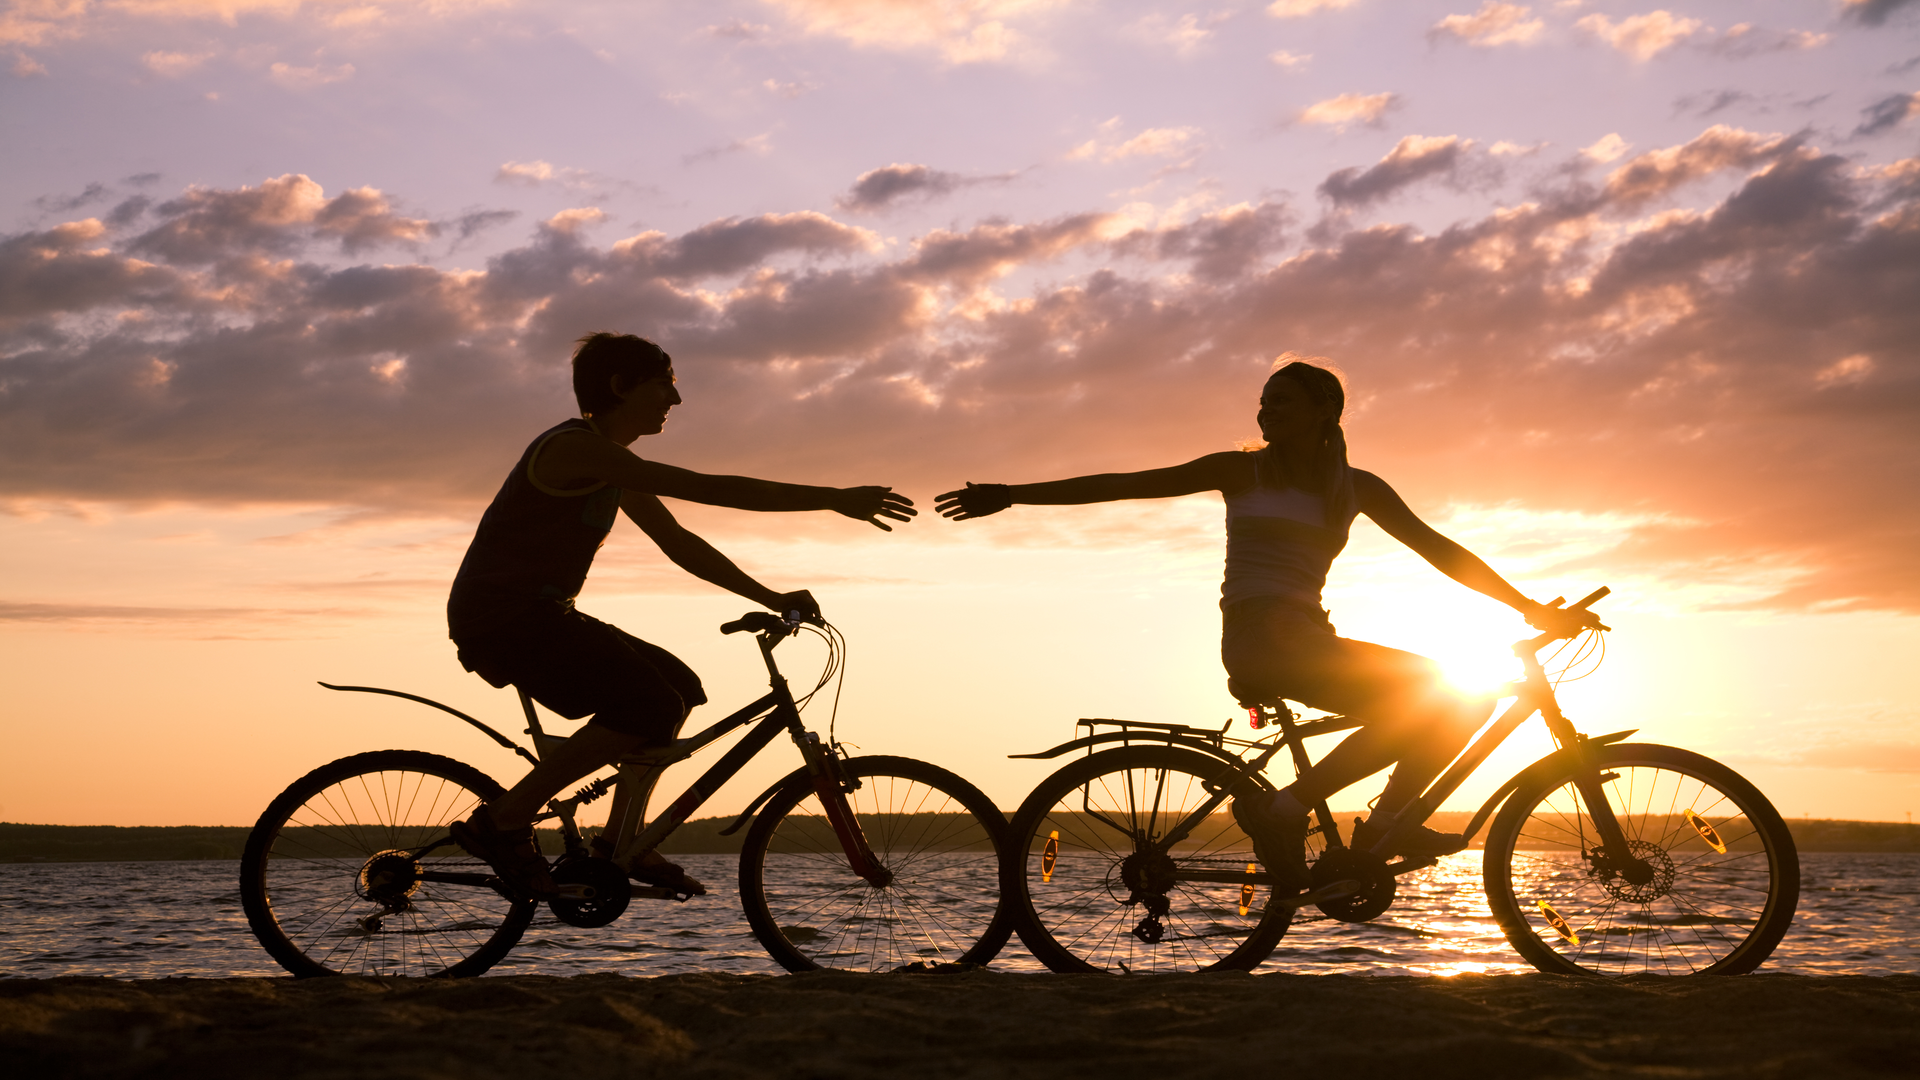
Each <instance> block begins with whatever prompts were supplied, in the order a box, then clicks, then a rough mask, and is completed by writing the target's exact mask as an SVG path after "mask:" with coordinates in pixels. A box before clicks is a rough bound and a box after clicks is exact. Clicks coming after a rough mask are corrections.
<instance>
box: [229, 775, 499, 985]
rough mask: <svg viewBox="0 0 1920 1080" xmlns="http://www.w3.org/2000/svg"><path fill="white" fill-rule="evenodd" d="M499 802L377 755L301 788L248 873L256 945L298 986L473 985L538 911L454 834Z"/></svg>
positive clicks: (258, 844)
mask: <svg viewBox="0 0 1920 1080" xmlns="http://www.w3.org/2000/svg"><path fill="white" fill-rule="evenodd" d="M500 794H501V787H500V785H499V784H497V783H495V782H494V781H493V780H492V779H491V778H489V777H488V776H487V775H486V774H485V773H482V772H480V771H479V770H478V769H475V768H473V767H472V766H469V765H464V764H461V763H460V762H458V761H454V760H452V759H451V758H444V757H440V756H439V755H437V754H426V753H421V752H419V751H414V750H379V751H374V752H372V753H367V754H355V755H354V756H352V757H346V758H341V759H340V760H338V761H335V762H333V763H331V764H328V765H322V766H321V767H320V768H318V769H315V770H314V771H312V772H310V773H308V774H307V775H305V776H303V777H301V778H300V779H298V780H296V781H294V782H293V785H292V786H291V787H289V788H287V790H286V791H284V792H282V793H281V795H280V797H279V798H277V799H275V800H273V803H272V805H270V806H268V807H267V810H266V812H265V813H264V814H261V815H260V820H259V822H258V823H257V824H255V825H254V827H253V832H252V834H251V835H249V836H248V838H247V848H246V853H245V854H244V855H243V856H242V857H241V860H240V903H241V906H242V907H243V908H244V909H245V910H246V913H247V922H248V924H249V925H251V926H252V928H253V933H254V936H255V937H257V938H259V939H260V944H261V945H263V946H265V947H266V950H267V952H268V953H269V954H271V955H272V957H273V958H274V959H275V960H277V961H279V962H280V966H282V967H284V968H286V969H287V970H288V971H290V972H292V973H293V974H295V975H298V976H302V977H306V976H315V975H349V974H351V975H429V976H454V977H458V976H466V975H478V974H480V973H481V972H483V971H485V970H487V968H489V967H491V966H492V965H493V964H494V963H496V962H497V961H499V959H500V958H501V957H503V956H505V955H506V954H507V951H508V950H509V949H511V948H513V946H514V943H515V942H517V941H519V940H520V935H521V934H522V933H524V932H525V931H526V928H527V923H528V922H529V921H531V920H532V918H533V913H534V908H535V906H536V905H535V903H534V902H533V901H531V900H524V901H517V900H512V899H509V898H508V897H506V896H503V895H502V894H500V893H499V892H496V891H495V890H494V889H492V888H490V887H488V886H486V885H484V884H481V882H482V881H483V880H484V879H486V878H488V877H491V876H492V875H493V870H492V868H490V867H489V866H487V864H486V863H484V862H481V861H479V860H478V859H475V858H473V857H472V856H470V855H468V854H467V853H466V852H465V851H462V850H461V849H460V846H459V845H458V844H455V843H454V842H453V840H452V838H451V837H450V836H449V835H448V834H447V825H448V824H449V823H450V822H454V821H458V820H460V819H462V818H465V817H466V816H468V815H469V814H471V813H473V810H474V807H476V806H478V805H479V804H480V803H482V802H485V801H486V800H489V799H492V798H495V797H497V796H498V795H500Z"/></svg>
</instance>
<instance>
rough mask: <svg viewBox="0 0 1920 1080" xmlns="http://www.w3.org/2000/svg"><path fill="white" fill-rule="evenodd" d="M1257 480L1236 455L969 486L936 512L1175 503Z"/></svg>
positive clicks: (961, 515)
mask: <svg viewBox="0 0 1920 1080" xmlns="http://www.w3.org/2000/svg"><path fill="white" fill-rule="evenodd" d="M1252 482H1253V462H1252V461H1251V460H1250V459H1249V458H1248V457H1247V455H1245V454H1242V453H1238V452H1236V451H1226V452H1223V453H1218V454H1208V455H1207V456H1206V457H1203V458H1195V459H1194V460H1192V461H1189V462H1187V463H1186V464H1184V465H1175V466H1172V467H1171V468H1166V469H1147V470H1146V471H1144V472H1130V473H1096V474H1094V475H1091V476H1074V477H1069V478H1068V479H1065V480H1048V481H1045V482H1043V483H1039V484H968V485H967V486H966V487H964V488H961V489H959V490H957V491H949V492H947V493H946V494H944V495H941V496H940V497H939V498H938V500H937V501H936V503H935V506H934V508H935V509H937V510H939V511H940V513H941V514H943V515H945V516H947V517H950V518H953V519H954V520H956V521H964V520H966V519H967V518H977V517H986V516H987V515H988V514H994V513H998V512H1000V511H1001V510H1004V509H1006V508H1007V507H1008V506H1009V505H1011V504H1013V503H1027V504H1029V505H1034V506H1077V505H1080V504H1083V503H1096V502H1118V501H1120V500H1122V499H1171V498H1174V497H1176V496H1180V495H1192V494H1194V493H1195V492H1199V491H1237V490H1239V489H1240V488H1243V487H1245V486H1246V485H1247V484H1249V483H1252Z"/></svg>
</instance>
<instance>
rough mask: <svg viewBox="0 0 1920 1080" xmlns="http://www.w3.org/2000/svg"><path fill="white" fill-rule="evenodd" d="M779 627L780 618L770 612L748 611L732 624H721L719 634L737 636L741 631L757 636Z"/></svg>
mask: <svg viewBox="0 0 1920 1080" xmlns="http://www.w3.org/2000/svg"><path fill="white" fill-rule="evenodd" d="M781 625H782V623H781V622H780V616H778V615H775V614H773V613H772V612H770V611H749V612H747V613H746V614H745V615H742V616H740V617H739V618H737V619H735V620H733V621H732V622H726V623H721V624H720V632H721V633H723V634H737V633H739V632H741V631H742V630H751V631H753V632H754V633H756V634H759V633H765V632H766V631H768V630H772V629H774V628H776V627H779V626H781Z"/></svg>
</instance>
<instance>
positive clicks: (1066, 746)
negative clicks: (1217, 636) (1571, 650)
mask: <svg viewBox="0 0 1920 1080" xmlns="http://www.w3.org/2000/svg"><path fill="white" fill-rule="evenodd" d="M1608 591H1609V590H1606V589H1604V588H1603V589H1601V590H1599V591H1597V592H1595V593H1594V594H1593V595H1592V596H1589V597H1587V598H1586V599H1584V600H1581V601H1580V602H1579V603H1578V604H1575V605H1574V609H1577V610H1584V609H1585V608H1586V607H1587V606H1588V605H1589V604H1592V603H1593V602H1594V601H1596V600H1599V599H1600V598H1601V597H1603V596H1605V595H1606V594H1607V592H1608ZM1556 603H1557V601H1556ZM1556 640H1559V639H1558V638H1556V637H1554V636H1553V635H1551V634H1541V635H1539V636H1538V637H1534V638H1529V639H1527V640H1525V641H1520V642H1516V643H1515V644H1514V646H1513V653H1514V655H1515V656H1516V657H1518V658H1519V660H1520V663H1521V667H1522V670H1523V672H1524V676H1523V677H1522V678H1521V679H1520V680H1518V681H1517V682H1513V683H1509V684H1508V685H1507V688H1506V689H1507V690H1508V691H1509V692H1510V693H1503V694H1501V695H1499V696H1500V697H1501V698H1505V697H1508V696H1511V697H1513V699H1514V701H1513V704H1511V705H1509V706H1508V707H1507V709H1506V711H1505V712H1503V713H1501V714H1500V716H1499V718H1498V719H1496V720H1494V721H1493V723H1492V724H1491V725H1488V726H1486V727H1484V728H1483V729H1482V730H1481V731H1480V732H1479V733H1478V734H1477V735H1476V736H1475V737H1474V739H1473V741H1472V742H1470V743H1469V744H1468V745H1467V747H1466V749H1464V750H1462V751H1461V752H1460V754H1459V755H1458V756H1457V757H1456V758H1455V759H1454V761H1453V763H1452V764H1451V765H1450V766H1449V767H1448V768H1447V770H1446V771H1445V772H1444V773H1442V774H1441V775H1440V777H1439V778H1438V779H1436V780H1435V781H1434V782H1433V783H1432V784H1430V785H1428V787H1427V789H1426V790H1425V791H1424V792H1422V793H1421V794H1420V796H1419V797H1418V798H1416V799H1415V800H1414V801H1413V802H1411V803H1409V804H1408V805H1407V806H1405V807H1404V808H1402V809H1401V810H1400V812H1399V813H1398V814H1396V815H1395V819H1394V828H1393V829H1390V830H1389V831H1388V832H1387V834H1386V835H1385V836H1383V838H1382V840H1381V841H1380V845H1381V846H1385V845H1390V844H1391V843H1392V841H1393V834H1394V832H1395V831H1397V830H1398V829H1400V828H1402V827H1416V826H1419V825H1421V824H1424V823H1425V822H1426V821H1427V819H1428V818H1430V817H1432V816H1433V813H1434V811H1435V810H1437V809H1439V807H1440V804H1441V803H1443V802H1445V801H1446V800H1447V797H1448V796H1450V795H1452V794H1453V793H1454V792H1455V791H1457V790H1459V788H1460V786H1461V785H1462V784H1464V783H1465V782H1466V780H1467V778H1468V777H1469V776H1471V775H1473V773H1474V772H1475V770H1477V769H1478V768H1479V767H1480V766H1481V765H1482V764H1483V763H1484V762H1485V761H1486V760H1487V758H1488V757H1489V756H1491V755H1492V754H1493V752H1494V751H1495V750H1496V749H1498V748H1499V747H1500V745H1501V744H1502V743H1504V742H1505V741H1506V740H1507V738H1508V736H1510V735H1512V734H1513V733H1514V732H1515V731H1516V730H1518V729H1519V727H1520V725H1521V724H1524V723H1526V722H1527V721H1528V720H1530V719H1532V718H1533V715H1534V714H1535V713H1539V714H1540V716H1541V718H1542V719H1543V720H1544V721H1545V722H1546V725H1547V731H1548V733H1549V734H1550V735H1551V736H1552V737H1553V740H1554V743H1555V745H1556V746H1558V747H1559V749H1558V750H1557V751H1556V752H1555V753H1554V754H1551V755H1548V756H1547V757H1546V758H1543V759H1541V760H1540V761H1536V762H1534V763H1533V764H1532V765H1529V766H1528V767H1527V768H1526V769H1523V770H1521V772H1520V773H1518V774H1517V775H1515V776H1514V777H1513V778H1512V779H1510V780H1508V781H1507V782H1506V783H1504V784H1502V785H1501V786H1500V788H1499V790H1497V791H1496V792H1495V793H1494V794H1493V796H1492V797H1490V798H1489V799H1488V800H1487V801H1486V803H1485V804H1484V805H1482V806H1481V808H1480V810H1479V811H1478V812H1477V813H1475V814H1474V816H1473V818H1472V820H1471V821H1470V822H1469V824H1468V826H1467V828H1466V830H1465V835H1466V838H1467V839H1468V840H1472V839H1473V837H1474V836H1475V835H1477V834H1478V833H1479V831H1480V829H1481V828H1483V827H1484V826H1485V825H1486V823H1487V821H1488V820H1489V819H1491V818H1492V816H1493V814H1494V813H1495V812H1496V811H1497V810H1499V808H1500V804H1501V803H1502V802H1504V801H1505V800H1506V798H1507V796H1508V795H1510V794H1511V793H1512V792H1513V791H1514V789H1515V788H1516V787H1517V786H1518V785H1519V784H1520V782H1521V781H1522V780H1523V779H1524V778H1526V777H1527V776H1529V775H1531V774H1532V773H1533V772H1534V771H1535V770H1537V769H1540V768H1542V767H1545V766H1547V765H1548V764H1549V763H1552V762H1556V761H1557V760H1558V759H1559V758H1560V757H1561V756H1562V755H1566V754H1575V755H1579V757H1578V758H1577V759H1576V766H1577V768H1576V770H1575V775H1576V776H1577V777H1578V779H1577V781H1576V783H1577V785H1578V787H1579V791H1580V795H1581V798H1582V799H1584V800H1585V801H1586V802H1587V804H1588V807H1589V810H1590V812H1591V814H1592V817H1593V820H1594V825H1595V827H1596V828H1597V829H1598V830H1599V833H1600V839H1601V843H1602V845H1603V846H1602V849H1601V850H1602V852H1625V851H1627V845H1626V835H1625V832H1624V831H1623V830H1622V829H1621V826H1620V823H1619V820H1618V819H1617V818H1616V817H1615V816H1614V813H1613V810H1612V808H1611V806H1610V805H1609V804H1608V800H1607V799H1606V798H1605V796H1604V793H1603V792H1602V791H1601V790H1600V785H1601V782H1602V780H1601V777H1600V776H1599V774H1598V773H1597V772H1596V771H1594V770H1593V769H1592V768H1590V767H1585V766H1586V762H1585V752H1586V750H1587V749H1588V748H1590V747H1595V746H1603V745H1606V744H1608V743H1613V742H1618V741H1620V740H1621V739H1625V738H1627V737H1628V736H1630V735H1632V734H1634V732H1635V731H1637V730H1638V729H1637V728H1636V729H1629V730H1626V731H1619V732H1614V733H1611V734H1608V735H1601V736H1597V737H1592V738H1589V737H1588V736H1585V735H1582V734H1580V732H1579V731H1577V730H1575V728H1574V726H1573V724H1572V723H1571V722H1570V721H1568V720H1567V718H1566V716H1565V715H1564V714H1563V713H1562V712H1561V711H1560V703H1559V700H1558V698H1557V697H1556V696H1555V695H1554V692H1553V685H1552V683H1551V682H1550V681H1549V680H1548V679H1547V676H1546V672H1545V671H1544V670H1543V669H1542V667H1541V664H1540V660H1539V656H1538V653H1539V650H1540V649H1542V648H1544V647H1545V646H1547V645H1549V644H1551V643H1552V642H1554V641H1556ZM1248 714H1249V718H1250V720H1252V721H1253V726H1254V727H1255V728H1256V729H1258V728H1260V727H1263V726H1265V725H1266V724H1268V723H1274V724H1277V725H1278V727H1279V728H1280V732H1279V737H1278V738H1277V739H1272V740H1271V741H1269V740H1256V741H1249V740H1238V739H1235V740H1228V739H1227V737H1226V729H1225V728H1222V729H1221V730H1220V731H1218V732H1213V731H1203V730H1201V729H1198V728H1192V727H1188V726H1185V725H1181V724H1154V723H1143V722H1136V721H1123V720H1091V719H1083V720H1081V721H1080V724H1081V725H1082V726H1087V727H1092V726H1093V725H1095V724H1115V725H1119V726H1120V727H1121V729H1122V730H1120V731H1115V732H1101V733H1096V734H1092V735H1088V736H1085V737H1083V738H1079V739H1074V740H1072V741H1069V742H1066V743H1062V744H1060V745H1059V746H1056V747H1053V748H1052V749H1050V750H1045V751H1042V752H1040V753H1037V754H1013V755H1009V756H1010V757H1018V758H1051V757H1057V756H1059V755H1061V754H1064V753H1068V752H1070V751H1072V750H1076V749H1082V748H1085V749H1091V748H1093V747H1095V746H1098V745H1102V744H1107V743H1114V742H1119V743H1123V744H1124V743H1127V742H1129V741H1138V740H1141V739H1146V740H1148V741H1152V742H1157V743H1165V744H1170V745H1175V746H1184V747H1188V748H1191V749H1195V750H1199V751H1201V752H1203V753H1206V754H1208V755H1210V756H1212V757H1215V758H1218V759H1219V760H1220V761H1221V762H1222V764H1223V765H1225V766H1226V767H1227V768H1228V769H1229V770H1231V773H1232V775H1231V777H1230V778H1228V779H1227V780H1226V782H1224V783H1220V784H1218V785H1210V789H1211V791H1212V797H1211V798H1209V799H1207V800H1206V801H1205V802H1203V803H1202V804H1200V805H1199V806H1198V807H1196V808H1195V809H1194V810H1193V811H1192V813H1190V814H1188V815H1187V817H1186V818H1185V819H1184V820H1183V821H1181V822H1179V823H1178V824H1176V825H1175V826H1174V827H1173V828H1171V829H1169V830H1168V831H1167V833H1166V834H1165V835H1164V836H1163V837H1162V838H1161V839H1160V840H1159V841H1157V842H1156V843H1155V846H1156V847H1158V848H1161V849H1171V848H1172V847H1173V846H1174V845H1175V844H1177V843H1179V842H1180V841H1181V840H1183V839H1185V838H1186V836H1187V835H1188V834H1190V833H1191V832H1192V831H1193V829H1194V828H1196V827H1198V825H1199V824H1200V823H1201V822H1203V821H1205V820H1206V818H1207V816H1208V815H1210V814H1212V813H1214V812H1216V811H1217V810H1219V808H1220V806H1221V805H1222V804H1223V803H1225V802H1226V801H1227V799H1228V798H1229V797H1230V796H1231V795H1232V789H1233V788H1234V787H1236V786H1239V785H1240V784H1241V783H1244V782H1249V781H1253V780H1254V779H1255V778H1256V777H1259V776H1260V774H1262V773H1263V772H1264V771H1265V769H1266V766H1267V763H1268V762H1269V761H1270V760H1271V759H1272V758H1273V756H1274V755H1275V754H1276V753H1278V752H1279V750H1280V748H1281V747H1282V746H1285V747H1287V748H1288V749H1289V750H1290V751H1291V756H1292V759H1293V764H1294V768H1295V770H1296V772H1297V773H1304V772H1305V771H1306V770H1307V769H1308V768H1310V767H1311V766H1312V764H1313V763H1312V760H1311V759H1310V758H1309V757H1308V756H1307V751H1306V745H1305V741H1306V739H1308V738H1309V737H1312V736H1315V735H1323V734H1330V733H1333V732H1337V731H1345V730H1348V729H1351V728H1355V727H1359V726H1360V721H1358V720H1354V719H1352V718H1350V717H1346V716H1327V717H1320V718H1317V719H1314V720H1308V721H1304V722H1303V721H1300V720H1298V719H1297V718H1296V717H1295V716H1294V715H1293V713H1292V711H1291V710H1290V709H1288V708H1287V707H1286V705H1285V704H1284V703H1282V702H1274V703H1272V704H1257V705H1253V706H1251V707H1249V709H1248ZM1229 726H1231V722H1229ZM1229 741H1231V742H1234V743H1236V744H1238V745H1240V746H1244V747H1246V748H1247V749H1249V750H1252V749H1254V748H1256V747H1264V749H1262V750H1260V752H1259V753H1257V754H1254V755H1253V756H1250V757H1242V756H1240V755H1238V754H1236V753H1234V752H1232V751H1230V750H1228V749H1227V748H1226V744H1227V743H1228V742H1229ZM1310 809H1311V811H1312V813H1313V816H1314V818H1315V820H1316V821H1317V826H1316V827H1315V828H1314V829H1312V830H1310V834H1312V833H1318V834H1320V835H1321V836H1322V837H1323V838H1324V840H1325V844H1326V847H1327V848H1329V849H1332V848H1339V847H1343V846H1345V845H1343V844H1342V843H1341V840H1340V831H1339V828H1338V826H1337V825H1336V824H1335V822H1334V821H1333V815H1332V813H1331V812H1330V811H1329V809H1328V808H1327V805H1326V803H1325V802H1321V803H1319V804H1317V805H1315V806H1313V807H1311V808H1310ZM1602 857H1604V856H1602ZM1636 861H1637V860H1633V859H1632V858H1631V857H1630V856H1627V857H1626V858H1625V861H1624V862H1623V863H1622V865H1621V867H1620V869H1621V870H1622V871H1623V872H1626V871H1627V870H1628V869H1629V868H1630V866H1631V864H1632V863H1634V862H1636ZM1432 863H1433V860H1431V859H1425V860H1420V859H1405V858H1403V859H1401V860H1400V861H1398V862H1394V863H1390V864H1388V867H1387V868H1388V869H1389V870H1390V871H1392V872H1393V873H1395V874H1404V873H1408V872H1410V871H1413V870H1418V869H1421V868H1422V867H1425V866H1430V865H1432ZM1180 879H1181V880H1184V881H1205V882H1217V883H1224V884H1232V883H1235V882H1249V883H1253V884H1270V883H1271V878H1270V876H1269V875H1268V874H1267V873H1266V872H1264V871H1262V872H1259V873H1256V874H1243V873H1239V872H1228V871H1207V870H1197V869H1192V870H1183V871H1182V872H1181V875H1180Z"/></svg>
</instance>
